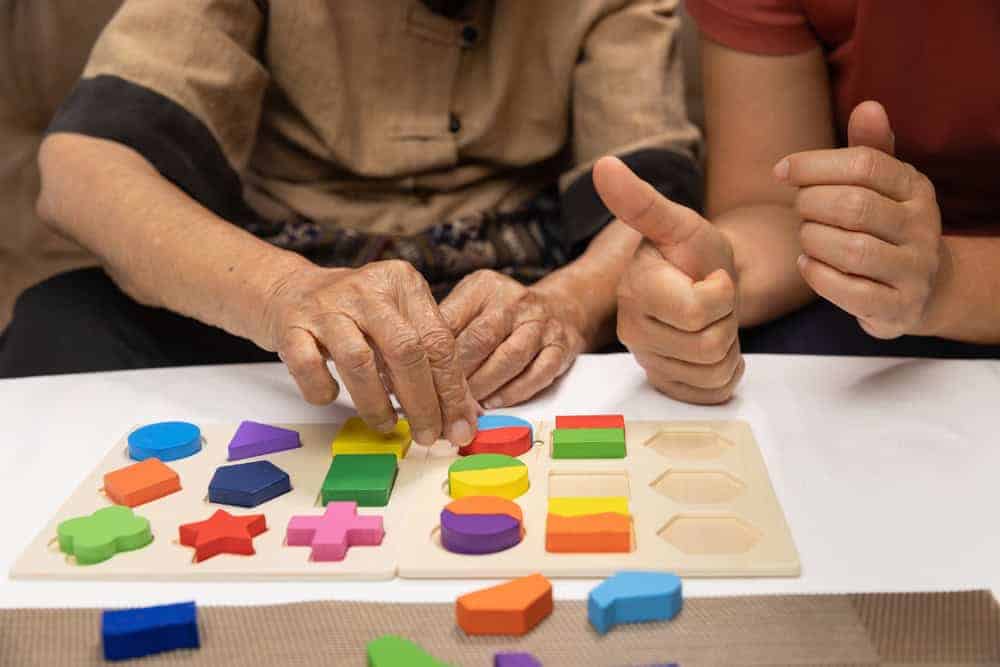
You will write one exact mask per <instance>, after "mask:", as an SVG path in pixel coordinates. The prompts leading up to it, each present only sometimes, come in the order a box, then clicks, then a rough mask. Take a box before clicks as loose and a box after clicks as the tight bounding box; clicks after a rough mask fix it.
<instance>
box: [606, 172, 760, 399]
mask: <svg viewBox="0 0 1000 667" xmlns="http://www.w3.org/2000/svg"><path fill="white" fill-rule="evenodd" d="M594 184H595V186H596V187H597V191H598V193H599V194H600V196H601V199H603V200H604V203H605V205H606V206H607V207H608V209H610V210H611V212H612V213H614V214H615V215H616V216H617V217H618V219H619V220H621V221H622V222H624V223H626V224H628V225H629V226H631V227H633V228H635V229H636V230H638V231H639V232H641V233H642V235H643V236H644V237H645V238H644V240H643V242H642V245H641V246H640V247H639V250H638V251H637V252H636V255H635V257H634V258H633V260H632V263H631V265H630V266H629V267H628V269H627V271H626V272H625V275H624V276H623V278H622V281H621V283H620V284H619V287H618V337H619V338H620V339H621V341H622V342H623V343H624V344H625V346H626V347H628V349H629V350H630V351H631V352H632V354H634V355H635V358H636V361H638V362H639V364H640V365H641V366H642V367H643V368H644V369H645V370H646V375H647V376H648V378H649V381H650V382H651V383H652V385H653V386H654V387H656V388H657V389H659V390H660V391H662V392H663V393H665V394H667V395H668V396H671V397H672V398H676V399H678V400H682V401H687V402H689V403H705V404H712V403H722V402H724V401H726V400H728V399H729V398H730V397H731V396H732V394H733V390H734V389H735V387H736V385H737V384H738V383H739V381H740V378H741V377H742V376H743V370H744V362H743V357H742V355H741V354H740V346H739V338H738V331H739V323H738V320H737V291H736V286H735V284H734V282H733V277H732V276H734V275H735V268H734V265H733V251H732V247H731V245H730V244H729V241H728V239H726V237H725V236H723V234H722V233H721V232H720V231H719V230H718V229H716V228H715V227H714V226H713V225H712V224H711V223H710V222H708V221H707V220H705V219H704V218H702V217H701V216H700V215H698V214H697V213H695V212H694V211H692V210H691V209H688V208H685V207H684V206H681V205H679V204H676V203H674V202H672V201H670V200H669V199H667V198H666V197H664V196H663V195H661V194H660V193H659V192H657V191H656V190H655V189H654V188H653V187H652V186H650V185H649V184H648V183H645V182H644V181H642V180H641V179H639V177H637V176H636V175H635V174H633V173H632V172H631V171H630V170H629V169H628V167H626V166H625V165H624V164H623V163H622V162H621V161H620V160H618V159H616V158H602V159H601V160H599V161H598V162H597V164H596V165H595V166H594Z"/></svg>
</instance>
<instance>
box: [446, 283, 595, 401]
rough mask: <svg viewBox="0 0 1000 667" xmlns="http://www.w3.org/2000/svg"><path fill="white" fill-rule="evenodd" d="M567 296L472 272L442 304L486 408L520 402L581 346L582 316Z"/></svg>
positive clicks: (468, 374) (544, 384)
mask: <svg viewBox="0 0 1000 667" xmlns="http://www.w3.org/2000/svg"><path fill="white" fill-rule="evenodd" d="M579 310H580V309H579V308H578V307H575V304H574V302H573V299H572V298H570V297H568V296H561V295H559V294H555V293H550V292H548V291H546V290H545V288H544V287H542V286H534V287H525V286H524V285H522V284H521V283H519V282H517V281H516V280H514V279H513V278H510V277H508V276H505V275H503V274H500V273H497V272H496V271H486V270H483V271H477V272H475V273H473V274H470V275H469V276H466V277H465V279H463V280H462V282H460V283H459V284H458V285H457V286H456V287H455V289H454V290H453V291H452V293H451V294H449V295H448V298H446V299H445V300H444V301H443V302H442V303H441V314H442V315H444V318H445V320H446V321H447V322H448V325H449V326H450V327H451V330H452V332H454V334H455V337H456V340H457V348H458V360H459V363H460V364H461V367H462V370H463V371H464V373H465V375H466V377H468V378H469V387H470V388H471V390H472V395H473V396H474V397H475V398H476V399H477V400H479V401H481V402H482V403H483V407H485V408H487V409H495V408H499V407H505V406H511V405H515V404H517V403H521V402H522V401H526V400H528V399H529V398H531V397H532V396H534V395H535V394H537V393H538V392H539V391H541V390H542V389H544V388H545V387H547V386H549V385H550V384H551V383H552V382H553V380H555V379H556V378H558V377H559V376H560V375H562V374H563V373H565V372H566V370H567V369H568V368H569V367H570V365H571V364H572V363H573V360H574V359H576V356H577V355H578V354H580V352H582V351H583V348H584V336H583V334H582V333H581V325H580V323H579V322H580V319H581V318H582V314H581V313H580V312H579Z"/></svg>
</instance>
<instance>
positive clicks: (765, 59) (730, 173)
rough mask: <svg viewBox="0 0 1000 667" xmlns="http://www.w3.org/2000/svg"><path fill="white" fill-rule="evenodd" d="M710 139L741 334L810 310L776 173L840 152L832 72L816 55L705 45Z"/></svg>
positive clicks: (713, 204)
mask: <svg viewBox="0 0 1000 667" xmlns="http://www.w3.org/2000/svg"><path fill="white" fill-rule="evenodd" d="M701 55H702V68H703V69H702V72H703V76H704V83H705V92H704V94H705V110H706V118H705V122H706V134H707V139H708V183H707V213H708V217H709V218H710V219H711V220H712V221H713V222H715V224H716V225H717V226H718V227H719V228H720V229H721V230H722V231H723V233H724V234H726V236H728V237H729V239H730V241H731V242H732V245H733V252H734V254H735V259H736V271H737V284H738V286H739V299H740V311H739V313H740V325H741V326H753V325H755V324H760V323H762V322H766V321H768V320H771V319H774V318H776V317H779V316H781V315H784V314H785V313H787V312H790V311H792V310H794V309H796V308H799V307H801V306H802V305H804V304H806V303H808V302H809V301H811V300H812V299H813V298H815V295H814V294H813V293H812V291H811V290H810V289H809V287H808V286H807V285H806V283H805V281H804V280H803V279H802V277H801V276H800V275H799V272H798V269H797V268H796V264H795V260H796V258H797V257H798V256H799V255H800V254H801V252H802V250H801V248H800V246H799V241H798V233H799V225H800V224H801V218H800V217H799V215H798V213H797V212H796V211H795V208H794V204H795V194H796V190H795V188H792V187H788V186H787V185H784V184H781V183H779V182H778V181H777V180H776V179H775V178H774V175H773V172H772V168H773V167H774V165H775V163H777V162H778V160H780V159H781V158H782V157H784V156H785V155H788V154H789V153H793V152H796V151H802V150H808V149H814V148H830V147H832V146H833V145H834V136H833V120H832V115H831V114H832V112H831V109H830V101H829V98H830V90H829V85H828V83H827V76H826V66H825V64H824V62H823V57H822V54H821V53H820V52H819V51H818V50H815V51H811V52H809V53H805V54H801V55H794V56H758V55H752V54H747V53H742V52H739V51H735V50H732V49H729V48H726V47H724V46H721V45H719V44H716V43H715V42H712V41H710V40H708V39H705V38H704V37H702V39H701Z"/></svg>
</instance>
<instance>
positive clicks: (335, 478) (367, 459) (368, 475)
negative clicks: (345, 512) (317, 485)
mask: <svg viewBox="0 0 1000 667" xmlns="http://www.w3.org/2000/svg"><path fill="white" fill-rule="evenodd" d="M398 469H399V465H398V460H397V459H396V457H395V455H393V454H338V455H336V456H334V457H333V460H332V461H330V468H329V470H327V472H326V479H324V480H323V486H322V488H321V489H320V497H321V499H322V501H323V504H324V505H326V504H327V503H329V502H331V501H335V500H337V501H343V500H353V501H354V502H356V503H357V504H358V506H359V507H385V506H386V505H388V504H389V496H390V495H392V487H393V485H394V484H395V483H396V473H397V472H398Z"/></svg>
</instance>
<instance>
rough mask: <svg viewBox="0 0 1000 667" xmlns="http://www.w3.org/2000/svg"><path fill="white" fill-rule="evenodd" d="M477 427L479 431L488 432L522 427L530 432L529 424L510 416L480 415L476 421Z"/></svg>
mask: <svg viewBox="0 0 1000 667" xmlns="http://www.w3.org/2000/svg"><path fill="white" fill-rule="evenodd" d="M477 426H478V428H479V430H480V431H488V430H490V429H493V428H508V427H511V426H523V427H524V428H526V429H529V430H530V429H531V422H529V421H527V420H525V419H521V418H520V417H511V416H510V415H482V416H481V417H479V419H478V420H477Z"/></svg>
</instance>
